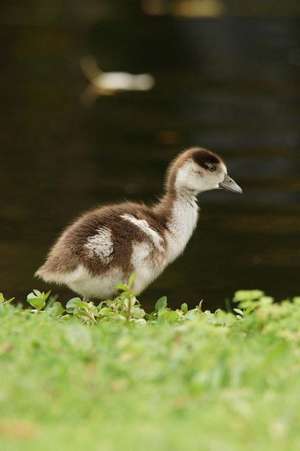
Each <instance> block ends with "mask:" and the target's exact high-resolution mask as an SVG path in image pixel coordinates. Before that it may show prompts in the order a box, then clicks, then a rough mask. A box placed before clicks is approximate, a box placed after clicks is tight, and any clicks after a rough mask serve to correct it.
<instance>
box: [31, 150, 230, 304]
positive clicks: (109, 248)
mask: <svg viewBox="0 0 300 451" xmlns="http://www.w3.org/2000/svg"><path fill="white" fill-rule="evenodd" d="M226 180H227V184H228V183H229V182H228V180H229V177H228V176H227V170H226V166H225V164H224V162H223V160H222V159H221V158H220V157H219V156H217V155H216V154H214V153H212V152H210V151H207V150H205V149H199V148H193V149H189V150H187V151H185V152H183V153H182V154H180V155H179V156H178V157H177V158H176V159H175V160H174V161H173V162H172V163H171V164H170V166H169V169H168V172H167V178H166V187H165V194H164V196H163V197H162V199H161V201H160V202H158V203H157V204H155V205H153V206H151V207H148V206H146V205H144V204H139V203H129V202H128V203H123V204H119V205H107V206H104V207H100V208H97V209H95V210H92V211H89V212H87V213H85V214H84V215H82V216H81V217H80V218H79V219H77V220H76V221H75V222H74V223H73V224H72V225H70V226H69V227H67V228H66V230H65V231H64V232H63V233H62V235H61V236H60V237H59V239H58V240H57V242H56V243H55V244H54V246H53V248H52V249H51V250H50V253H49V255H48V258H47V260H46V262H45V263H44V265H43V266H42V267H41V268H40V269H39V270H38V271H37V273H36V275H37V276H39V277H41V278H42V279H44V280H45V281H48V282H56V283H62V284H66V285H68V286H69V287H70V288H71V289H73V290H74V291H76V292H78V293H79V294H81V295H83V296H85V297H92V298H104V297H108V296H109V297H110V296H113V295H114V294H116V288H115V287H116V285H117V283H118V282H121V281H123V282H124V281H126V280H127V279H128V277H129V275H130V274H131V273H132V272H135V273H136V282H135V291H136V293H139V292H140V291H142V290H143V289H144V288H145V287H146V286H147V285H148V284H149V283H151V281H152V280H154V279H155V278H156V277H157V276H158V275H159V274H160V273H161V272H162V271H163V269H164V268H165V267H166V266H167V265H168V264H169V263H170V262H171V261H173V260H174V259H175V258H176V257H177V256H178V255H179V254H180V253H181V252H182V251H183V250H184V248H185V246H186V244H187V242H188V240H189V238H190V236H191V234H192V232H193V230H194V228H195V226H196V222H197V218H198V206H197V202H196V197H195V196H196V195H197V194H198V193H199V192H202V191H206V190H209V189H217V188H220V187H221V186H222V184H223V187H225V188H227V189H230V187H229V185H228V186H224V184H225V181H226ZM230 181H231V189H232V190H236V191H238V186H237V185H236V184H235V182H233V181H232V179H230ZM233 188H235V189H233Z"/></svg>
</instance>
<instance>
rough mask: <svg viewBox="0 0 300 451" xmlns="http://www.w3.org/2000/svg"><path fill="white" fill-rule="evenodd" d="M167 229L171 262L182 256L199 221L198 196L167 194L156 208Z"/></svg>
mask: <svg viewBox="0 0 300 451" xmlns="http://www.w3.org/2000/svg"><path fill="white" fill-rule="evenodd" d="M155 210H156V213H157V214H158V215H160V216H161V218H162V220H163V222H164V224H165V227H166V240H167V244H168V254H169V261H173V260H174V259H175V258H176V257H177V256H178V255H179V254H181V253H182V252H183V250H184V248H185V246H186V245H187V243H188V241H189V239H190V238H191V236H192V234H193V231H194V230H195V227H196V225H197V220H198V211H199V208H198V204H197V199H196V196H195V195H194V194H193V193H191V192H189V191H186V192H183V191H182V192H179V193H178V192H174V191H173V192H167V193H166V194H165V196H164V197H163V198H162V199H161V201H160V202H159V203H158V204H157V205H156V207H155Z"/></svg>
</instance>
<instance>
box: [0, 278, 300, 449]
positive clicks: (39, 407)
mask: <svg viewBox="0 0 300 451" xmlns="http://www.w3.org/2000/svg"><path fill="white" fill-rule="evenodd" d="M120 288H122V287H120ZM129 293H130V290H129V289H128V287H123V293H122V294H121V296H120V298H119V299H118V300H117V302H116V304H115V305H114V306H113V304H111V303H109V302H108V303H106V304H103V305H101V306H100V307H99V308H98V309H97V308H95V307H93V306H92V305H91V304H88V303H84V302H82V301H80V300H79V299H76V298H75V299H73V300H72V301H71V302H70V303H69V304H68V308H67V311H63V309H62V307H61V306H60V304H58V303H55V300H54V299H52V300H51V301H50V303H48V307H47V299H46V298H47V296H46V295H43V294H40V293H38V292H35V293H32V294H31V295H30V296H29V298H28V301H29V302H30V304H31V307H32V308H31V309H28V310H24V309H22V308H18V307H16V306H15V301H12V302H5V300H4V298H1V299H0V301H1V304H0V371H1V383H0V443H1V450H3V451H16V450H18V451H19V450H22V451H23V450H24V451H27V450H28V451H29V450H30V451H40V450H43V451H48V450H49V451H50V450H51V451H53V449H57V450H60V451H65V450H72V451H82V450H83V449H88V450H89V451H94V450H99V451H100V450H101V451H103V450H104V451H110V450H125V451H127V450H128V451H129V450H130V451H135V450H139V451H140V450H152V449H155V450H164V451H165V450H172V451H174V450H175V451H177V450H178V451H182V450H201V451H206V450H211V451H220V450H222V451H223V450H224V451H227V450H228V451H235V450H243V451H247V450H256V451H257V450H262V451H265V450H267V449H272V451H277V450H278V451H279V450H280V451H282V450H285V451H288V450H293V451H294V450H296V449H299V448H300V430H299V424H300V409H299V396H300V328H299V324H300V298H295V299H294V300H291V301H285V302H283V303H281V304H280V305H279V304H273V303H272V299H271V298H268V297H266V296H263V295H262V293H260V292H254V293H253V292H252V293H251V292H247V293H246V292H239V293H238V294H237V296H236V301H239V304H237V305H236V307H237V310H235V311H234V312H232V313H224V312H221V311H219V312H216V313H214V314H212V313H210V312H205V311H203V309H204V307H203V306H202V308H196V309H193V310H190V311H189V310H187V306H186V305H183V306H182V308H181V310H178V311H171V310H169V309H168V308H167V307H166V300H165V299H164V298H162V299H161V300H159V302H158V303H157V305H156V311H155V312H154V313H153V314H152V315H148V316H146V317H145V314H144V312H143V310H142V309H141V308H140V307H139V305H138V304H137V303H136V301H135V299H134V298H132V297H130V295H129ZM128 299H130V302H129V301H128ZM45 308H46V310H44V309H45Z"/></svg>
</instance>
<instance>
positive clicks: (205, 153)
mask: <svg viewBox="0 0 300 451" xmlns="http://www.w3.org/2000/svg"><path fill="white" fill-rule="evenodd" d="M220 188H223V189H225V190H228V191H233V192H236V193H242V188H241V187H240V186H239V185H238V184H237V183H236V182H235V181H234V180H233V179H232V178H231V177H229V175H228V174H227V168H226V165H225V163H224V161H223V160H222V158H221V157H219V156H218V155H216V154H215V153H213V152H211V151H209V150H206V149H201V148H192V149H189V150H186V151H185V152H183V153H181V154H180V155H179V156H178V157H177V158H176V159H175V160H174V161H173V162H172V163H171V164H170V167H169V170H168V175H167V190H168V191H169V192H175V193H177V194H192V195H197V194H199V193H201V192H204V191H210V190H214V189H220Z"/></svg>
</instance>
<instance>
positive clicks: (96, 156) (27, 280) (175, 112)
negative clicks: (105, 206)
mask: <svg viewBox="0 0 300 451" xmlns="http://www.w3.org/2000/svg"><path fill="white" fill-rule="evenodd" d="M299 14H300V2H299V1H298V0H286V1H285V2H278V1H277V0H268V1H267V0H265V1H262V0H243V1H242V2H241V1H238V0H131V1H130V0H127V1H126V0H85V1H84V2H83V1H79V0H72V1H70V0H65V1H64V2H62V1H58V0H38V1H37V0H27V1H26V4H25V2H23V4H21V2H18V1H14V0H2V2H1V6H0V23H1V27H0V34H1V69H0V91H1V103H0V115H1V133H0V144H1V146H0V180H1V210H0V215H1V222H0V256H1V259H0V288H1V291H3V292H4V293H5V294H6V295H8V296H12V295H13V296H17V297H18V298H20V297H24V295H25V294H26V293H27V292H29V291H31V289H32V288H35V287H36V288H46V286H45V285H44V284H43V283H41V282H39V281H36V280H33V273H34V271H35V270H36V269H37V267H38V266H39V265H40V264H41V263H42V261H43V259H44V258H45V255H46V253H47V251H48V248H49V246H50V245H51V244H52V243H53V241H54V239H55V238H56V236H57V235H58V233H59V232H60V231H61V229H62V228H63V227H64V226H65V225H66V224H67V223H69V222H70V221H71V220H72V219H73V218H74V217H76V216H77V215H78V214H79V213H81V212H82V211H84V210H86V209H89V208H91V207H93V206H96V205H98V204H101V203H102V202H116V201H123V200H144V201H148V202H151V201H154V200H156V199H157V197H158V196H159V195H160V193H161V191H162V183H163V177H164V172H165V169H166V166H167V164H168V162H169V161H170V159H171V158H173V157H174V156H175V155H176V154H177V153H178V152H179V151H181V150H183V149H184V148H187V147H189V146H194V145H199V146H203V147H208V148H210V149H212V150H215V151H217V152H219V153H220V154H221V155H222V156H223V158H224V159H225V160H226V162H227V164H228V166H229V168H230V173H231V174H232V176H233V177H234V178H235V179H236V180H237V181H238V182H239V183H240V184H241V185H242V186H243V188H244V191H245V194H244V195H243V196H237V195H233V194H230V193H223V192H222V193H221V192H214V193H207V194H205V195H202V197H201V199H200V205H201V207H202V213H201V218H200V222H199V226H198V228H197V230H196V232H195V234H194V236H193V238H192V240H191V242H190V244H189V246H188V248H187V250H186V252H185V254H184V255H183V256H182V257H181V258H179V259H178V260H177V261H176V262H175V263H174V264H173V265H172V266H170V267H169V268H168V269H167V270H166V271H165V273H164V274H163V275H162V276H161V277H160V278H159V279H158V280H157V281H156V282H154V283H153V284H152V285H151V287H150V288H149V289H148V290H147V291H146V292H145V293H144V294H143V295H142V296H141V298H142V300H143V301H144V303H145V304H146V305H151V304H152V303H153V301H155V300H156V299H157V298H158V297H159V296H161V295H167V296H168V298H169V303H170V304H171V305H173V306H176V305H178V304H180V303H181V302H188V303H189V304H190V305H194V304H196V303H198V302H199V301H200V299H204V300H205V304H204V305H205V307H206V308H217V307H222V306H224V300H225V298H228V297H230V296H232V294H233V292H234V291H235V290H237V289H242V288H245V289H250V288H260V289H263V290H266V291H268V292H269V293H270V294H272V295H274V296H276V297H282V296H288V295H293V294H300V286H299V281H298V277H297V276H298V273H299V262H300V247H299V233H300V206H299V200H300V181H299V170H300V158H299V148H300V127H299V121H300V91H299V88H300V20H299V19H298V16H299ZM299 17H300V16H299ZM87 57H88V58H89V59H88V61H89V62H90V65H89V69H88V71H89V70H90V69H91V67H92V68H93V64H94V66H95V65H96V64H97V65H98V66H99V67H100V68H101V69H102V70H103V71H105V72H115V71H122V72H129V73H132V74H145V73H146V74H149V75H151V76H152V77H153V79H154V80H155V84H154V86H153V87H152V88H151V89H150V87H149V89H148V90H145V91H131V90H128V91H127V90H125V91H124V92H117V91H111V90H108V91H107V92H106V91H105V89H103V90H101V89H96V88H95V86H94V87H93V86H92V87H91V85H90V80H88V78H89V77H87V73H86V70H85V69H86V67H85V66H84V64H82V62H83V61H87ZM83 69H84V70H83ZM91 70H92V69H91ZM95 71H96V69H95ZM54 291H55V292H58V293H61V295H62V297H63V296H66V297H68V296H69V297H70V294H71V293H70V292H68V291H67V290H64V289H57V288H56V289H54Z"/></svg>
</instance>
